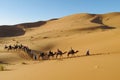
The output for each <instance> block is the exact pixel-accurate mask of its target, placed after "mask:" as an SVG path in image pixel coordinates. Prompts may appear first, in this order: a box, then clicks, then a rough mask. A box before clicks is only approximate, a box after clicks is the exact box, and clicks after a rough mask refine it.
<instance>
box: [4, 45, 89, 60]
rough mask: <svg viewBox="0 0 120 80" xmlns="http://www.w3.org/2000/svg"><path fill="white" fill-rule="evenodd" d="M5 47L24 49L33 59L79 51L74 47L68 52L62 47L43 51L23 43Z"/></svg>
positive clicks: (68, 54) (48, 57) (71, 53)
mask: <svg viewBox="0 0 120 80" xmlns="http://www.w3.org/2000/svg"><path fill="white" fill-rule="evenodd" d="M4 49H6V50H8V51H10V50H22V51H24V52H25V53H27V54H28V55H29V56H30V57H31V58H32V59H34V60H39V59H42V60H46V59H50V58H51V57H52V58H54V56H55V57H56V58H58V56H60V58H61V57H62V56H63V54H67V57H69V56H70V55H72V56H74V55H75V54H76V53H78V52H79V51H78V50H73V49H72V48H71V49H70V50H69V51H68V52H67V51H65V52H62V51H61V50H60V49H57V51H56V52H52V51H51V50H49V52H48V53H46V52H43V51H38V52H36V51H35V50H32V49H30V48H29V47H27V46H24V45H22V44H20V45H18V44H15V45H8V46H7V45H5V47H4ZM88 55H90V52H89V50H88V51H87V52H86V56H88Z"/></svg>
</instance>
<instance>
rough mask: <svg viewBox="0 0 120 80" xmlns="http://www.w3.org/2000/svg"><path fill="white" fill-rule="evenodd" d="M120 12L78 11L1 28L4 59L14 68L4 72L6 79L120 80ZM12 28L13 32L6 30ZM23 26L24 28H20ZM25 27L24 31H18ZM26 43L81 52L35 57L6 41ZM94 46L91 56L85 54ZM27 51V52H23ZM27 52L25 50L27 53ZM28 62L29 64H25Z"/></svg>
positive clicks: (43, 48)
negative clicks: (51, 57) (8, 47)
mask: <svg viewBox="0 0 120 80" xmlns="http://www.w3.org/2000/svg"><path fill="white" fill-rule="evenodd" d="M119 17H120V13H119V12H114V13H107V14H87V13H82V14H74V15H70V16H65V17H62V18H59V19H51V20H48V21H45V22H40V23H39V22H38V23H37V24H36V23H25V24H19V25H16V26H14V27H12V26H11V27H12V28H14V29H15V30H16V28H17V29H18V31H16V32H14V30H13V29H9V28H6V29H3V27H2V28H1V31H0V33H1V34H0V35H1V37H0V43H1V45H0V52H1V53H0V61H1V63H11V64H14V65H7V66H6V65H5V64H4V65H5V66H6V68H7V69H9V70H10V71H2V72H0V79H2V80H40V79H43V80H56V79H57V80H80V79H82V80H113V79H115V80H119V79H120V76H119V73H120V54H119V53H120V49H119V45H120V42H119V41H120V35H119V34H120V28H119V27H120V24H119V19H120V18H119ZM4 30H7V31H10V32H11V31H12V32H14V33H11V35H8V34H7V33H3V32H2V31H4ZM20 30H21V31H20ZM22 31H24V34H19V35H15V34H18V33H21V32H22ZM16 42H17V43H19V44H21V43H22V44H24V45H26V46H29V48H31V49H33V50H41V51H45V52H48V51H49V50H52V51H54V52H55V51H56V49H58V48H59V49H61V50H62V51H69V50H70V48H71V47H72V48H73V49H75V50H79V52H78V53H77V54H76V55H75V57H72V58H68V57H67V54H64V55H63V58H62V59H54V60H44V61H42V60H41V61H31V60H29V59H25V58H26V57H27V55H25V56H26V57H23V56H20V55H18V54H21V52H19V51H17V52H13V51H9V52H8V51H6V50H4V49H3V48H4V45H5V44H15V43H16ZM88 49H89V50H90V54H91V56H85V54H86V51H87V50H88ZM22 54H23V53H22ZM24 54H25V53H24ZM22 62H26V63H28V65H24V64H22Z"/></svg>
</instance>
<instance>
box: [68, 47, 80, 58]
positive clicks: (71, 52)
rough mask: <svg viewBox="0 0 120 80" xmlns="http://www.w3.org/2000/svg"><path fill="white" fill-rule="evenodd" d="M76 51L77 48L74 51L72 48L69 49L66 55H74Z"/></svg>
mask: <svg viewBox="0 0 120 80" xmlns="http://www.w3.org/2000/svg"><path fill="white" fill-rule="evenodd" d="M77 52H79V51H78V50H77V51H74V50H73V49H72V48H71V50H70V51H69V52H68V54H67V56H68V57H69V55H70V54H71V55H75V54H76V53H77Z"/></svg>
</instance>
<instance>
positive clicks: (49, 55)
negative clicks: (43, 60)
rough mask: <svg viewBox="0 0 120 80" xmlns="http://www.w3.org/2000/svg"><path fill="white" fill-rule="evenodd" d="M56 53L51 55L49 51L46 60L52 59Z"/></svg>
mask: <svg viewBox="0 0 120 80" xmlns="http://www.w3.org/2000/svg"><path fill="white" fill-rule="evenodd" d="M55 54H56V53H53V52H52V51H51V50H50V51H49V53H48V59H50V57H52V58H53V57H54V55H55Z"/></svg>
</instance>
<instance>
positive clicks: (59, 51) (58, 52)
mask: <svg viewBox="0 0 120 80" xmlns="http://www.w3.org/2000/svg"><path fill="white" fill-rule="evenodd" d="M65 53H67V51H65V52H62V51H61V50H59V49H57V52H55V54H56V58H57V57H58V55H59V56H60V57H62V55H63V54H65Z"/></svg>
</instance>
